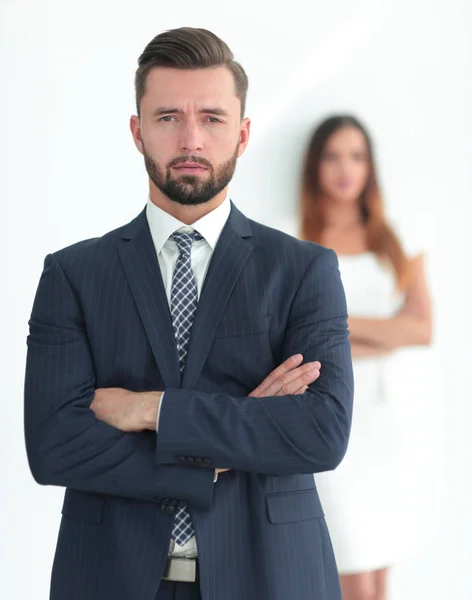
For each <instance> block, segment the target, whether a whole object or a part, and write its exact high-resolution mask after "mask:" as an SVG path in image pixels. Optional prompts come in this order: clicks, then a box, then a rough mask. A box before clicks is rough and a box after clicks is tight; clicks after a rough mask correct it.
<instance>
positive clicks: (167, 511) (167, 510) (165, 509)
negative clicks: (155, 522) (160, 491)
mask: <svg viewBox="0 0 472 600" xmlns="http://www.w3.org/2000/svg"><path fill="white" fill-rule="evenodd" d="M161 513H162V514H163V515H169V516H170V515H173V514H174V513H175V506H172V505H170V504H167V502H163V503H162V504H161Z"/></svg>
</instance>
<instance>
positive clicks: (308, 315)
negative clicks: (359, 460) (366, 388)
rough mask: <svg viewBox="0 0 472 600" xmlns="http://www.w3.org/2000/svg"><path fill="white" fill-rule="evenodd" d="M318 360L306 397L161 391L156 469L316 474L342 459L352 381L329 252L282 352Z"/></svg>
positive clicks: (309, 283) (300, 300)
mask: <svg viewBox="0 0 472 600" xmlns="http://www.w3.org/2000/svg"><path fill="white" fill-rule="evenodd" d="M297 352H300V353H301V354H303V356H304V359H305V361H306V362H310V361H315V360H317V361H319V362H320V363H321V371H320V376H319V377H318V379H317V380H316V381H315V382H314V383H313V384H312V385H310V386H309V388H308V390H307V391H306V392H305V393H303V394H291V395H283V396H269V397H262V398H253V397H238V398H236V397H233V396H230V395H229V394H225V393H210V394H209V393H204V392H199V391H196V390H183V389H180V390H177V389H175V390H174V389H170V390H166V392H165V398H164V401H163V403H162V407H161V412H160V421H159V433H158V436H157V449H156V457H157V461H158V462H159V463H169V462H178V461H179V457H181V456H182V455H183V456H194V457H196V456H199V457H206V458H209V459H210V460H211V461H212V463H213V464H214V465H215V466H224V467H226V468H230V469H239V470H243V471H252V472H257V473H267V474H295V473H313V472H319V471H326V470H330V469H334V468H335V467H336V466H337V465H338V464H339V462H340V461H341V460H342V458H343V456H344V454H345V451H346V448H347V442H348V437H349V431H350V423H351V415H352V396H353V376H352V364H351V354H350V345H349V340H348V331H347V313H346V303H345V297H344V290H343V287H342V284H341V280H340V275H339V271H338V266H337V259H336V256H335V254H334V253H333V252H331V251H328V250H326V251H325V252H323V253H322V254H321V256H320V257H319V258H317V259H315V260H314V261H313V262H312V264H310V266H309V268H308V269H307V271H306V273H305V275H304V277H303V280H302V282H301V284H300V286H299V289H298V291H297V293H296V295H295V298H294V301H293V305H292V308H291V314H290V317H289V323H288V328H287V332H286V337H285V343H284V348H283V357H284V358H287V357H289V356H291V355H293V354H296V353H297Z"/></svg>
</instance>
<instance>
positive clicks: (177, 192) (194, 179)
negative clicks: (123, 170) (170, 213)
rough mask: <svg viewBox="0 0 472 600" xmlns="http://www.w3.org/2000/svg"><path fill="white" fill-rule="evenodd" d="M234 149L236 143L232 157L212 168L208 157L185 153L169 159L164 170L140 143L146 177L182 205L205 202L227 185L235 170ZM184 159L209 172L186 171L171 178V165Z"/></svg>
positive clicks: (235, 156)
mask: <svg viewBox="0 0 472 600" xmlns="http://www.w3.org/2000/svg"><path fill="white" fill-rule="evenodd" d="M238 150H239V144H238V147H237V148H236V151H235V152H234V154H233V156H232V157H231V158H230V159H229V160H228V161H226V162H224V163H222V164H220V165H219V166H218V167H217V168H216V169H215V167H214V166H213V165H212V164H211V163H210V162H209V161H208V160H206V159H204V158H201V157H200V156H193V155H186V156H179V157H178V158H174V159H173V160H171V161H170V162H169V163H168V164H167V166H166V170H165V172H164V171H163V169H161V167H160V165H159V164H158V163H157V162H155V161H154V160H153V159H152V158H151V156H149V154H148V153H147V152H146V149H145V148H144V145H143V155H144V164H145V166H146V171H147V173H148V175H149V179H150V180H151V181H152V182H153V184H154V185H155V186H156V187H157V188H158V189H159V190H160V191H161V192H162V193H163V194H164V195H165V196H167V198H169V200H172V202H177V203H178V204H182V205H184V206H196V205H198V204H205V202H209V201H210V200H212V199H213V198H214V197H215V196H216V195H217V194H219V193H220V192H221V190H223V189H224V188H225V187H226V186H227V185H228V184H229V182H230V181H231V179H232V178H233V175H234V171H235V169H236V162H237V160H238ZM184 162H195V163H198V164H200V165H202V166H204V167H206V168H207V169H208V172H209V175H208V177H202V176H199V175H188V174H185V175H181V176H180V177H173V176H172V170H171V169H172V167H174V166H176V165H178V164H181V163H184Z"/></svg>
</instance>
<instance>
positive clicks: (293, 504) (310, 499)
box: [266, 488, 324, 524]
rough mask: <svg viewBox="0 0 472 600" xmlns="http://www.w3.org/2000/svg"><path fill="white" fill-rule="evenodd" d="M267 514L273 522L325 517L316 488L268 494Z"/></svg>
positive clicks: (291, 521)
mask: <svg viewBox="0 0 472 600" xmlns="http://www.w3.org/2000/svg"><path fill="white" fill-rule="evenodd" d="M266 504H267V514H268V517H269V521H270V522H271V523H274V524H276V523H296V522H298V521H308V520H310V519H321V518H322V517H324V513H323V508H322V506H321V502H320V499H319V496H318V492H317V491H316V488H313V489H311V490H300V491H296V492H278V493H273V494H266Z"/></svg>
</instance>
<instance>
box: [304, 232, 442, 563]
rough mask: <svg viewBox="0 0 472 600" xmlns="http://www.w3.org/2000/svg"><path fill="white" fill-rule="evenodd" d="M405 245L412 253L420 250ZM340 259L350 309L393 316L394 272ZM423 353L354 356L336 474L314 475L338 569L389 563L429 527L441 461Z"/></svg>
mask: <svg viewBox="0 0 472 600" xmlns="http://www.w3.org/2000/svg"><path fill="white" fill-rule="evenodd" d="M403 242H404V247H405V250H406V252H407V254H409V255H410V256H412V255H416V254H418V253H420V252H421V249H420V248H417V247H415V246H414V245H411V244H408V243H405V240H403ZM338 258H339V268H340V272H341V277H342V280H343V284H344V289H345V292H346V298H347V304H348V312H349V314H350V315H352V316H358V317H371V318H376V317H380V318H382V317H391V316H393V315H394V314H395V312H396V311H397V310H398V308H399V307H401V305H402V303H403V300H404V297H403V296H402V295H400V294H399V293H398V292H397V291H396V289H395V277H394V273H393V270H392V269H389V268H386V267H385V265H382V264H381V263H380V262H379V261H378V260H377V258H376V256H375V255H374V254H373V253H370V252H366V253H363V254H359V255H354V256H339V257H338ZM424 353H425V350H424V349H423V350H421V349H418V348H417V349H414V348H410V349H402V350H399V351H397V352H395V353H394V354H393V355H390V356H386V357H378V358H377V357H376V358H361V359H357V360H354V361H353V368H354V411H353V421H352V430H351V437H350V442H349V447H348V450H347V453H346V456H345V458H344V460H343V461H342V463H341V465H340V466H339V467H338V468H337V469H336V470H335V471H332V472H327V473H319V474H316V475H315V481H316V485H317V488H318V491H319V494H320V498H321V503H322V505H323V508H324V512H325V516H326V521H327V525H328V529H329V531H330V534H331V539H332V543H333V547H334V552H335V556H336V561H337V565H338V570H339V572H340V573H341V574H348V573H356V572H363V571H370V570H375V569H379V568H383V567H387V566H391V565H392V564H394V563H395V562H397V561H398V560H399V559H401V558H404V557H406V556H408V555H410V554H411V553H412V552H413V551H414V550H415V549H416V548H417V547H418V544H419V542H421V541H423V540H424V539H426V537H427V535H428V528H431V519H432V518H433V509H434V507H435V504H434V499H433V496H434V492H433V488H432V487H431V484H432V483H433V481H434V471H435V469H437V468H438V467H439V465H438V464H437V461H436V460H435V459H434V458H432V457H433V455H432V453H431V452H430V449H431V443H430V442H431V440H430V439H429V437H428V435H429V434H430V433H431V428H430V427H428V418H426V419H425V418H424V415H425V414H426V415H427V414H428V413H427V411H428V402H429V401H430V399H431V398H430V397H429V398H427V396H428V394H429V393H430V391H431V390H429V391H428V387H427V386H426V385H425V384H426V378H425V377H424V375H425V368H424V367H425V364H424V362H423V363H422V362H421V359H422V358H423V356H424ZM429 379H431V377H429ZM425 428H426V429H427V431H426V432H425V431H424V429H425ZM425 433H426V435H425ZM431 460H433V461H434V462H433V464H429V463H428V461H431ZM439 468H440V467H439ZM433 487H434V486H433Z"/></svg>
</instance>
